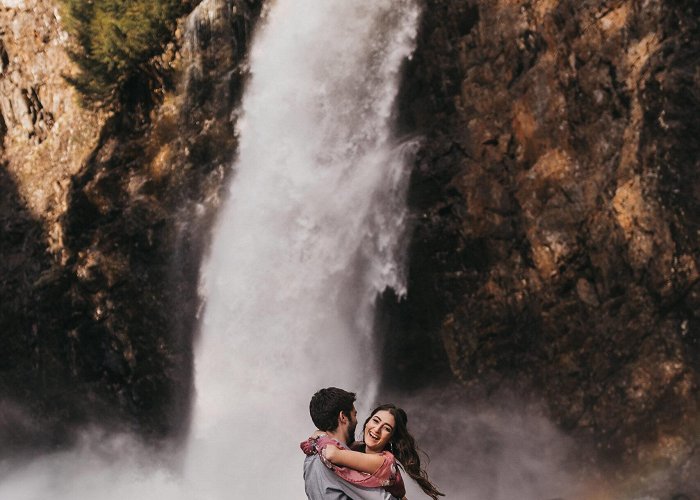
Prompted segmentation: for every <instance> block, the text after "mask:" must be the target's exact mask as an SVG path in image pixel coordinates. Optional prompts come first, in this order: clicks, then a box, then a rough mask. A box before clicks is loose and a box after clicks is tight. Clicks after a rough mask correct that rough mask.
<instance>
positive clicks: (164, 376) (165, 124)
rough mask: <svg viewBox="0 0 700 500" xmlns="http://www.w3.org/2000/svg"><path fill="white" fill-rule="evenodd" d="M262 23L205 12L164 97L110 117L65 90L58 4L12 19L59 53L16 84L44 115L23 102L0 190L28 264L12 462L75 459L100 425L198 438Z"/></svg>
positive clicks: (8, 320) (14, 288)
mask: <svg viewBox="0 0 700 500" xmlns="http://www.w3.org/2000/svg"><path fill="white" fill-rule="evenodd" d="M260 8H261V2H259V1H251V0H247V1H245V0H205V1H203V2H201V3H199V5H197V7H196V8H194V10H193V11H192V13H191V14H190V16H189V17H188V18H187V19H183V20H182V22H181V24H180V27H179V28H178V30H177V33H175V34H174V37H173V41H172V42H171V43H170V44H169V45H168V46H167V48H166V51H165V53H164V54H163V55H162V56H160V57H158V58H157V60H154V61H153V64H154V65H157V66H158V67H159V68H160V69H161V70H163V69H165V70H166V71H164V74H166V75H169V77H170V78H169V79H167V78H166V79H165V80H164V87H163V88H161V89H156V90H157V92H156V94H155V95H153V94H151V93H150V91H146V92H136V93H134V94H132V95H133V96H136V97H137V98H134V99H133V100H132V101H130V102H128V103H121V104H122V105H121V106H120V111H119V112H118V113H116V114H113V115H109V116H106V115H104V114H102V115H100V114H99V113H90V112H87V111H84V110H83V109H82V108H80V107H79V106H77V104H75V103H74V101H73V100H72V98H73V96H72V90H71V89H70V88H68V87H67V85H66V84H65V82H64V81H63V80H62V79H61V77H60V75H61V73H63V72H68V71H71V66H70V62H69V60H68V58H67V57H66V55H65V52H63V51H62V50H63V49H62V48H61V43H63V42H65V40H64V39H63V38H64V37H65V34H64V33H63V32H62V31H61V29H60V24H59V21H60V16H59V15H58V13H57V12H58V11H56V10H55V9H54V8H53V7H52V4H51V3H50V2H47V1H39V0H36V1H30V0H27V1H25V2H23V3H22V5H21V6H19V7H16V6H15V7H12V8H6V9H4V10H3V11H1V12H2V15H4V16H6V17H5V18H4V19H3V21H5V22H6V23H7V24H4V23H3V24H2V25H3V26H5V25H8V26H17V30H19V31H20V32H21V33H22V36H23V37H26V36H28V35H27V33H32V31H31V30H32V29H34V28H33V27H34V26H36V21H37V19H38V20H43V19H46V23H47V26H49V28H46V29H47V30H48V33H49V35H47V36H48V38H47V37H45V36H41V35H37V36H36V38H35V43H36V47H35V48H34V49H33V50H31V52H33V53H35V55H36V57H37V58H38V59H37V61H38V62H36V63H35V64H36V65H37V67H42V65H48V64H49V63H48V62H47V61H49V60H50V61H54V62H56V65H54V66H50V67H49V66H47V67H45V68H44V69H43V70H42V71H45V73H41V72H39V71H38V69H37V71H33V70H32V67H30V66H28V65H26V64H22V63H21V61H22V59H21V58H31V57H33V56H31V55H30V54H28V53H26V52H20V51H19V49H17V50H16V53H18V54H20V53H21V56H20V55H18V56H17V57H20V59H18V60H17V61H18V62H17V63H16V67H17V68H18V69H17V70H16V72H18V73H19V74H20V75H26V78H25V79H24V80H22V79H19V80H18V81H19V82H20V83H17V84H15V83H12V85H15V86H16V88H20V94H21V93H22V92H21V89H28V91H27V93H25V94H26V95H30V96H32V95H34V94H32V92H33V91H32V90H31V89H35V92H34V93H35V94H36V98H37V102H39V103H41V104H36V102H35V101H32V99H33V98H31V97H30V98H28V99H29V101H26V100H25V101H22V100H19V101H18V102H19V103H20V104H21V103H22V102H24V103H25V104H26V103H27V102H29V103H30V104H31V103H32V102H34V104H31V106H30V104H27V108H28V109H29V110H30V111H29V114H28V115H27V114H26V113H25V114H22V113H20V112H18V111H17V110H18V109H20V105H19V104H17V103H15V101H12V100H10V104H9V105H8V108H7V109H12V114H10V113H9V112H6V111H3V116H4V117H5V118H4V121H3V123H4V124H5V127H4V130H5V134H4V136H5V137H4V144H5V148H4V150H3V158H4V168H3V170H2V172H3V177H2V178H0V182H2V186H3V190H5V189H7V190H8V193H9V194H11V196H9V197H7V198H5V197H3V205H2V206H1V207H0V221H2V222H3V226H2V227H1V228H0V229H2V231H3V235H2V236H3V239H2V242H3V247H2V249H1V250H2V252H3V255H4V256H5V255H10V256H16V257H15V258H13V259H11V260H10V261H9V263H3V266H5V267H6V268H8V269H9V272H8V274H5V273H3V282H2V287H1V288H0V289H1V290H2V292H3V300H2V303H0V314H1V315H0V327H1V329H2V331H3V332H11V334H9V335H4V336H3V341H4V343H5V344H6V345H5V346H4V347H6V349H3V351H2V352H1V353H0V367H1V368H0V369H1V370H2V379H1V380H2V386H1V387H0V391H1V393H0V395H1V396H2V405H1V407H2V412H3V413H2V414H0V437H7V441H5V440H3V443H5V442H7V443H8V446H3V453H7V452H11V451H12V448H26V447H27V446H30V447H31V446H47V445H48V446H60V445H64V444H67V443H69V442H70V441H71V440H72V438H73V437H74V433H73V430H75V429H77V428H79V427H82V426H84V425H85V424H86V423H91V422H93V423H95V422H99V423H100V425H102V426H107V427H109V426H112V425H113V426H116V427H118V428H127V429H131V430H133V431H134V432H136V433H139V434H141V435H143V436H145V437H146V438H149V437H151V438H155V439H160V438H163V437H173V436H178V435H181V434H182V431H184V430H185V429H186V428H187V424H188V416H189V405H190V399H191V398H190V396H191V387H192V343H193V336H194V334H195V332H196V321H197V312H198V310H199V308H200V301H199V297H198V294H197V286H198V281H199V279H198V272H199V266H200V262H201V259H202V255H203V252H204V251H205V246H206V244H205V242H206V241H207V239H208V238H207V237H206V236H207V235H208V229H209V227H210V224H211V222H212V219H213V215H214V212H215V209H216V207H217V205H218V203H219V200H220V196H219V194H220V190H221V189H222V188H223V185H224V183H223V182H222V181H223V179H224V178H226V176H227V175H228V174H229V172H230V165H231V159H232V155H233V152H234V151H235V146H236V142H235V141H236V137H235V133H234V125H235V118H236V117H235V115H234V114H232V110H233V108H234V107H235V104H236V103H237V101H238V99H239V98H240V91H241V87H242V82H243V79H244V77H245V71H244V69H245V67H244V65H243V62H244V59H245V54H246V50H247V45H248V41H249V38H250V35H251V31H252V26H253V23H254V22H255V20H256V19H257V17H258V15H259V12H260ZM44 14H45V16H44ZM32 16H37V17H36V18H33V17H32ZM42 16H43V17H42ZM42 22H43V21H42ZM13 23H14V24H13ZM42 26H43V25H42ZM37 29H38V28H37ZM42 29H43V28H42ZM42 33H43V32H42ZM15 39H19V38H18V37H15ZM7 40H8V37H7V33H6V32H5V34H4V35H3V47H4V48H5V49H4V50H6V51H7V53H8V57H9V61H10V62H11V63H12V61H13V59H12V55H11V54H12V52H13V50H15V49H16V47H15V49H13V46H15V45H16V44H15V45H13V43H14V42H13V43H10V42H8V41H7ZM3 53H4V52H3ZM41 54H51V56H49V55H46V56H45V57H46V58H48V59H42V57H44V56H42V55H41ZM3 60H4V59H3ZM59 63H60V64H59ZM62 65H64V66H62ZM8 67H9V68H10V69H11V68H12V64H10V65H9V66H8ZM30 76H31V77H32V78H36V81H37V82H38V83H31V81H34V80H31V79H30ZM1 78H2V76H0V85H9V83H8V82H6V81H4V80H2V79H1ZM30 80H31V81H30ZM12 82H14V80H12ZM51 82H54V83H55V85H54V86H52V83H51ZM59 84H60V85H61V86H62V87H61V89H62V90H61V91H60V92H59V91H58V90H56V89H58V87H59ZM134 84H135V85H137V86H138V82H135V83H134ZM44 87H46V89H45V90H42V89H44ZM146 88H147V86H145V85H144V89H146ZM51 92H54V93H58V94H59V97H58V98H55V97H54V98H51V97H50V96H51V95H52V94H51ZM25 94H23V95H25ZM3 95H4V94H3ZM18 95H19V94H18ZM43 96H49V97H43ZM141 97H143V99H142V98H141ZM54 103H55V104H54ZM3 106H4V104H3ZM32 106H33V107H32ZM22 109H24V108H22ZM32 109H33V110H34V112H32V111H31V110H32ZM3 110H5V107H3ZM37 110H39V111H37ZM42 113H43V114H42ZM22 117H24V118H22ZM49 117H50V118H49ZM25 125H26V127H25ZM30 125H31V126H30ZM63 134H65V135H63ZM59 153H60V154H61V155H63V156H61V157H60V158H58V157H55V156H52V155H54V154H59ZM44 184H46V185H47V186H49V187H51V186H58V187H56V191H55V193H56V194H53V193H54V192H53V191H51V193H52V194H51V196H49V195H48V194H46V193H49V191H46V190H44V191H43V193H42V186H44ZM59 188H60V189H59ZM54 235H56V236H54ZM6 237H7V238H6ZM3 270H4V269H3ZM6 297H11V298H12V300H5V299H6Z"/></svg>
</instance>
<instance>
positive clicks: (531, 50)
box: [390, 0, 700, 494]
mask: <svg viewBox="0 0 700 500" xmlns="http://www.w3.org/2000/svg"><path fill="white" fill-rule="evenodd" d="M425 4H426V8H425V12H424V19H423V24H422V31H421V35H420V40H419V46H418V49H417V52H416V55H415V57H414V59H413V61H412V62H411V64H410V65H409V67H408V68H407V72H406V84H405V86H404V89H403V91H402V96H401V99H400V104H401V108H402V123H403V126H404V128H405V129H406V130H407V131H418V132H419V133H421V134H423V136H424V137H425V141H424V147H423V149H422V151H421V152H420V153H419V155H418V159H417V162H416V166H415V170H414V175H413V180H412V187H411V196H410V198H411V205H412V209H413V212H414V214H415V217H414V218H415V233H414V239H413V244H412V249H411V259H412V265H411V271H410V283H409V297H408V301H407V302H406V303H405V304H402V305H399V306H397V307H398V308H399V309H400V311H399V315H401V316H402V317H403V318H404V320H403V321H404V324H408V325H411V326H409V327H407V328H406V329H405V331H404V332H402V334H401V335H403V337H401V338H396V339H394V340H395V344H400V343H403V345H402V347H400V348H399V349H398V351H397V353H394V355H395V357H396V359H401V358H402V357H409V356H410V354H409V353H410V352H413V351H414V350H415V349H417V348H419V349H422V350H425V349H430V350H431V351H430V352H432V353H433V356H434V358H435V359H436V360H439V359H440V356H442V359H443V360H444V363H446V364H449V367H450V369H451V372H452V373H453V374H454V376H455V377H457V378H458V379H459V380H461V381H462V382H463V383H464V385H465V394H467V393H469V390H470V388H474V387H480V388H484V387H485V388H486V389H487V390H495V389H497V388H498V387H502V386H513V385H518V386H520V387H528V388H531V389H532V390H533V391H534V392H535V394H537V395H539V396H540V397H541V398H542V399H543V400H544V401H545V402H546V403H547V405H548V408H549V411H550V413H551V415H552V416H553V418H554V419H555V420H556V421H557V422H559V423H560V424H561V425H562V426H563V427H564V428H565V429H568V430H570V431H572V432H573V433H574V434H575V435H578V436H580V437H582V438H584V440H589V439H590V440H591V441H592V442H593V444H594V445H595V447H596V449H597V450H598V454H597V458H601V457H603V458H606V459H608V460H611V461H612V462H614V463H617V464H618V465H619V464H620V463H622V464H623V465H625V466H629V467H639V470H645V471H646V472H649V470H648V469H645V467H647V466H651V464H653V465H654V467H661V468H662V469H664V470H665V471H666V473H667V474H668V475H669V476H668V477H671V478H672V479H669V482H667V483H665V486H666V487H668V485H669V484H675V485H678V486H679V487H681V488H686V492H689V491H690V490H693V492H694V493H695V494H697V490H698V488H700V485H698V483H697V478H696V477H695V476H696V474H695V472H693V471H697V470H698V468H697V465H698V457H697V446H698V444H699V442H700V441H699V438H698V435H699V429H700V426H699V420H698V410H699V408H698V404H699V402H700V401H699V398H698V389H699V382H700V365H699V360H700V322H699V320H700V318H699V316H698V311H700V287H699V286H698V278H699V277H700V273H699V265H700V252H699V249H700V246H699V245H700V241H699V240H698V234H699V232H698V230H699V229H700V226H699V225H698V223H699V218H698V217H699V215H700V210H699V207H698V200H699V199H700V198H699V196H698V195H699V194H700V182H699V181H698V177H697V175H695V174H694V172H696V170H697V168H698V166H699V162H700V155H698V147H699V142H698V133H699V132H700V121H699V120H698V116H699V114H698V112H699V111H700V106H699V104H700V42H699V40H700V36H699V35H700V30H699V28H700V26H699V25H698V22H699V20H700V8H699V6H698V4H697V2H691V1H680V2H670V1H669V2H664V1H645V2H633V1H625V0H618V1H603V0H601V1H590V2H583V3H581V2H574V1H559V2H553V1H549V0H535V1H528V2H516V1H506V0H500V1H497V2H485V1H476V0H472V1H469V2H447V1H441V0H426V2H425ZM390 342H391V339H390ZM437 345H442V346H444V351H442V353H440V352H439V350H438V349H437V348H436V346H437ZM430 366H431V365H429V364H428V365H421V363H420V360H416V359H415V358H414V360H413V362H411V361H408V362H406V361H404V362H403V365H400V366H399V367H400V369H403V370H404V373H401V372H399V373H398V374H397V376H396V379H402V378H403V376H404V375H406V376H408V377H409V378H410V380H413V381H417V380H420V379H421V378H425V377H426V376H427V375H428V374H429V373H430V370H431V368H430ZM416 373H418V374H419V375H418V376H416ZM411 375H413V377H412V378H411ZM416 383H417V382H416ZM635 470H637V469H635ZM641 477H647V476H645V475H644V474H642V476H641ZM649 477H651V476H649ZM650 488H651V486H650Z"/></svg>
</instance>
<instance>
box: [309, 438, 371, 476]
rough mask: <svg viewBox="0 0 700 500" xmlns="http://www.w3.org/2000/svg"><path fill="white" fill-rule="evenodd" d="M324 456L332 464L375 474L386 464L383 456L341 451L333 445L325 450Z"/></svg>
mask: <svg viewBox="0 0 700 500" xmlns="http://www.w3.org/2000/svg"><path fill="white" fill-rule="evenodd" d="M323 456H324V457H326V458H327V459H328V460H329V461H330V462H331V463H332V464H334V465H340V466H342V467H347V468H349V469H355V470H358V471H360V472H366V473H367V474H374V473H375V472H376V471H377V469H379V468H380V467H381V466H382V464H383V463H384V456H383V455H371V454H367V453H361V452H359V451H351V450H340V449H338V448H336V447H335V446H333V445H330V444H329V445H328V446H326V447H325V448H324V449H323Z"/></svg>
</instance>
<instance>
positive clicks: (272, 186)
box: [0, 0, 418, 500]
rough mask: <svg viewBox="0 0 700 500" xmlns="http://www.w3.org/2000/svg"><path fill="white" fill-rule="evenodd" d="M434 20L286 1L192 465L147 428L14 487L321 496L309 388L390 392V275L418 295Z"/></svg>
mask: <svg viewBox="0 0 700 500" xmlns="http://www.w3.org/2000/svg"><path fill="white" fill-rule="evenodd" d="M210 2H211V0H207V1H205V2H204V3H210ZM212 9H213V10H212V12H214V11H215V10H216V9H214V8H213V7H212ZM417 18H418V8H417V6H416V2H415V0H353V1H351V2H350V1H347V0H276V1H275V2H273V3H272V4H271V7H270V9H269V12H268V13H267V16H266V19H265V22H264V26H263V27H262V29H261V31H260V32H259V33H258V36H257V38H256V40H255V43H254V45H253V49H252V53H251V57H250V71H251V75H252V77H251V80H250V82H249V86H248V89H247V91H246V94H245V96H244V99H243V105H242V112H241V116H242V118H241V119H240V121H239V134H240V146H239V151H238V160H237V161H236V163H235V165H234V176H233V181H232V185H231V188H230V194H229V199H228V201H227V203H226V206H225V207H224V209H223V211H222V213H221V214H220V221H219V224H218V227H217V229H216V231H215V235H214V241H213V245H212V250H211V255H210V258H209V259H208V263H207V264H206V266H205V270H204V280H203V293H204V295H205V297H206V310H205V313H204V316H203V320H202V332H201V340H200V344H199V346H198V351H197V354H196V388H197V396H196V403H195V410H194V415H193V426H192V434H191V437H190V441H189V443H188V445H187V448H186V450H185V454H184V457H183V463H182V465H181V471H179V472H177V473H176V472H174V471H173V467H172V462H171V466H169V467H160V466H158V465H155V466H153V465H151V466H150V467H147V466H145V464H146V463H148V462H150V461H152V460H156V461H157V462H158V463H163V459H162V457H159V456H154V455H153V454H152V453H150V452H147V451H145V450H142V449H141V447H140V446H139V445H138V444H136V443H134V441H133V440H132V439H130V438H127V437H117V438H112V439H106V440H105V439H101V438H99V437H98V438H95V437H94V436H93V437H91V438H88V439H86V442H85V445H84V446H83V447H81V448H80V449H79V450H74V451H71V452H68V453H63V454H60V455H53V456H50V457H46V458H44V459H41V460H37V461H34V462H33V463H31V464H28V465H25V466H13V467H14V470H13V471H12V472H7V471H6V472H5V474H3V475H4V477H3V481H2V484H0V498H13V499H17V500H21V499H40V498H41V499H44V498H55V499H64V498H65V499H68V498H71V499H74V498H86V499H117V498H124V496H125V495H126V496H128V497H130V498H148V499H154V498H155V499H165V498H168V499H173V498H176V499H177V498H182V499H188V500H190V499H202V500H204V499H206V500H209V499H212V500H217V499H224V498H227V499H228V498H235V499H242V498H302V497H303V481H302V478H301V463H302V458H303V457H302V456H301V454H300V451H299V450H298V447H297V443H298V442H299V440H300V439H301V438H303V437H304V436H305V435H307V433H308V432H309V431H310V430H312V423H311V422H310V418H309V417H308V401H309V398H310V397H311V395H312V394H313V392H314V391H315V390H317V389H318V388H320V387H324V386H329V385H337V386H341V387H344V388H347V389H350V390H355V391H358V392H359V393H360V397H361V398H362V401H364V402H365V403H366V404H370V403H371V402H373V401H372V399H373V394H374V391H375V387H376V379H377V370H376V369H375V367H376V363H377V357H376V354H377V350H378V346H377V344H376V343H375V341H374V339H373V338H372V326H373V305H374V301H375V299H376V297H377V294H378V293H379V292H381V291H382V290H383V289H385V288H386V287H392V288H394V290H396V291H397V292H398V293H399V294H401V293H403V292H404V284H403V277H402V265H401V262H400V260H401V259H400V249H401V247H402V245H401V237H402V234H403V226H404V216H405V208H404V200H403V198H404V194H405V190H406V184H407V169H406V168H405V163H406V162H405V156H406V154H405V153H406V151H407V150H410V145H406V144H404V145H401V144H398V143H397V142H396V140H395V138H394V137H393V136H392V133H391V125H392V116H393V115H392V111H393V103H394V99H395V96H396V93H397V88H398V83H399V72H400V67H401V64H402V62H403V61H404V60H405V59H406V58H407V57H408V56H410V54H411V52H412V50H413V46H414V39H415V33H416V24H417ZM115 457H117V458H115ZM176 462H177V460H176Z"/></svg>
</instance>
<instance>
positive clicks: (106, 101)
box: [61, 0, 189, 106]
mask: <svg viewBox="0 0 700 500" xmlns="http://www.w3.org/2000/svg"><path fill="white" fill-rule="evenodd" d="M61 2H62V4H63V7H64V18H65V19H66V28H67V29H68V31H69V32H70V33H71V35H72V36H73V38H74V40H75V42H76V43H75V47H74V49H73V50H72V51H71V58H72V59H73V61H74V62H75V63H76V64H77V66H78V69H79V73H78V75H77V76H74V77H70V78H69V81H70V82H71V83H72V84H73V85H74V86H75V87H76V88H77V89H78V91H79V92H80V93H81V95H82V96H83V99H84V101H85V102H86V104H95V105H107V106H110V105H114V104H115V103H118V102H119V101H120V100H121V99H122V98H123V97H124V95H123V94H124V92H125V87H126V85H127V83H128V82H130V81H133V79H134V78H138V79H141V81H146V82H148V84H149V86H150V85H152V84H154V83H155V81H158V80H159V79H160V78H161V76H162V75H159V74H158V70H157V69H156V67H155V66H154V65H153V64H152V59H153V57H154V56H156V55H158V54H161V53H162V52H163V50H164V47H165V45H166V44H167V43H168V41H170V40H171V39H172V37H173V33H174V31H175V26H176V22H177V19H178V17H179V16H181V15H182V14H184V12H185V11H186V10H187V8H188V4H189V2H187V1H183V0H61Z"/></svg>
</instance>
